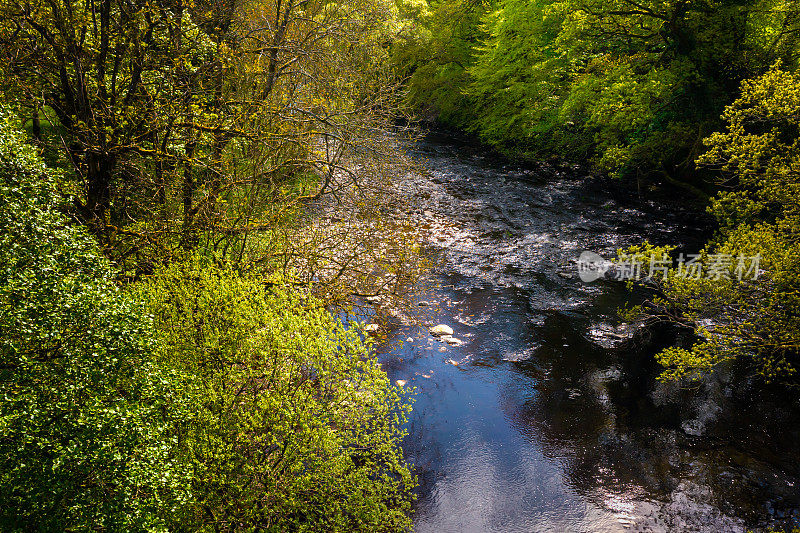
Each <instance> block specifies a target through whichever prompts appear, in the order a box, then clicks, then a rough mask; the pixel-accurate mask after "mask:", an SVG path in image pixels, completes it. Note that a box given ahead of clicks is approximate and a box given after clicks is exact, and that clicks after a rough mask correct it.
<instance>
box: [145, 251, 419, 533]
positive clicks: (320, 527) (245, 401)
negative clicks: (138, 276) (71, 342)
mask: <svg viewBox="0 0 800 533" xmlns="http://www.w3.org/2000/svg"><path fill="white" fill-rule="evenodd" d="M137 292H138V294H139V296H140V297H141V298H142V299H143V300H144V301H146V302H147V305H148V308H149V310H150V311H149V312H150V313H152V314H153V315H154V317H155V321H156V327H157V331H158V332H159V341H160V342H159V351H158V354H159V358H160V360H161V361H162V362H163V363H164V364H168V365H170V366H172V367H174V368H175V369H176V370H178V371H180V372H182V373H191V374H193V375H194V376H195V377H196V379H197V382H198V390H197V398H196V402H195V417H194V419H193V422H192V424H191V425H190V426H188V427H187V429H186V433H185V435H184V437H183V441H182V442H183V444H182V445H183V447H184V449H185V453H186V457H187V460H188V461H189V462H190V464H191V465H192V469H193V471H194V479H193V482H192V492H193V493H194V494H195V495H197V498H198V499H197V502H196V505H195V506H194V507H193V508H192V509H191V511H190V512H188V513H187V514H185V515H184V516H181V517H180V519H179V520H180V522H181V523H182V525H183V526H184V527H188V528H189V529H192V530H195V529H205V528H207V529H209V530H217V531H219V530H222V531H229V530H235V529H240V528H241V527H242V526H241V525H242V524H246V525H247V528H246V529H250V528H253V529H259V530H266V531H348V532H349V531H370V532H373V531H402V530H406V529H407V527H408V526H409V520H408V517H407V516H408V513H407V512H408V509H409V505H410V500H409V494H408V490H409V489H410V488H411V486H412V484H413V483H414V479H413V478H412V476H411V474H410V473H409V470H408V467H407V465H406V464H405V463H404V461H403V458H402V453H401V449H400V442H401V439H402V437H403V435H404V433H403V431H402V430H401V425H402V423H403V421H404V420H405V414H406V411H405V410H406V408H405V407H404V404H403V403H402V401H401V398H400V397H399V396H398V390H397V389H396V388H394V387H393V386H391V384H390V382H389V380H388V378H387V376H386V374H385V373H384V372H383V371H382V370H381V368H380V367H379V365H378V364H377V362H376V361H375V359H374V358H373V357H372V356H371V355H370V352H369V347H368V345H367V344H366V343H365V342H364V341H363V340H362V339H363V337H362V335H361V334H360V332H359V331H358V330H357V329H352V328H351V329H348V328H346V327H345V326H343V325H342V323H341V322H339V321H338V320H336V319H334V318H333V317H332V316H331V315H330V313H329V312H328V311H327V310H325V309H324V308H322V307H320V306H319V302H315V301H314V300H313V299H311V298H308V297H305V296H303V294H302V293H300V292H298V291H296V290H292V289H289V288H286V287H284V286H283V285H282V284H281V283H280V281H274V280H273V281H266V280H264V279H262V278H259V277H257V276H254V275H241V274H237V273H236V272H234V271H232V270H229V269H225V268H215V267H212V266H208V265H205V264H204V263H203V262H201V261H195V262H193V263H189V264H184V265H175V266H172V267H170V268H168V269H166V270H164V271H162V272H160V273H159V274H157V275H156V276H154V277H153V278H152V279H151V280H149V281H148V282H147V283H145V284H143V285H141V286H140V287H138V288H137Z"/></svg>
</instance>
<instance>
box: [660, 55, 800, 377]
mask: <svg viewBox="0 0 800 533" xmlns="http://www.w3.org/2000/svg"><path fill="white" fill-rule="evenodd" d="M798 110H800V75H798V74H797V73H793V72H788V71H785V70H783V69H781V67H780V66H779V65H776V66H775V67H773V68H772V69H771V70H770V71H769V72H767V73H766V74H765V75H764V76H761V77H759V78H756V79H754V80H751V81H748V82H746V83H744V84H743V86H742V94H741V97H740V98H739V99H737V100H736V101H735V102H734V103H733V104H732V105H730V106H729V107H728V108H727V109H726V111H725V114H724V118H725V120H726V122H727V123H728V127H727V129H726V130H725V131H723V132H719V133H715V134H714V135H712V136H711V137H709V138H708V139H707V141H706V142H707V144H708V146H709V150H708V152H707V153H706V154H704V155H703V156H702V157H701V158H700V162H701V163H703V164H707V165H715V166H717V167H720V168H721V169H722V170H723V172H725V173H726V175H727V178H728V180H729V182H731V181H732V182H734V183H735V184H736V187H735V189H734V190H732V191H728V192H722V193H720V194H718V195H717V196H716V198H715V199H714V200H713V202H712V205H711V207H710V211H711V212H713V213H714V214H715V215H716V217H717V218H718V219H719V221H720V223H721V226H722V229H721V232H720V235H719V237H718V238H717V239H716V240H715V241H713V242H711V243H709V245H708V247H707V248H706V250H705V251H704V252H703V260H702V261H703V263H704V264H705V267H704V270H703V275H701V276H700V277H699V279H695V278H693V277H687V276H681V275H679V274H680V273H679V272H678V271H677V270H673V271H672V272H671V273H670V276H669V278H668V280H667V281H666V283H665V284H664V287H663V288H664V292H665V299H664V300H662V302H661V303H662V304H664V306H665V307H673V308H676V309H679V310H680V312H681V314H682V320H686V321H687V322H688V323H691V324H694V327H695V329H696V332H697V333H698V334H699V335H700V336H701V337H703V338H704V341H703V342H699V343H698V344H696V345H695V346H693V347H692V349H691V350H684V349H678V348H672V349H669V350H666V351H665V352H663V353H662V354H661V355H660V356H659V360H660V361H661V363H662V364H664V365H665V366H666V367H667V371H666V372H665V374H664V377H665V378H677V377H681V376H687V375H692V374H694V373H696V372H704V371H709V370H711V369H713V368H714V367H715V366H716V365H717V364H719V363H720V362H722V361H725V360H730V359H739V360H740V361H749V362H750V364H751V365H752V367H753V369H754V371H756V372H757V373H759V374H760V375H762V376H763V377H764V378H765V379H766V380H767V381H771V380H780V381H783V382H788V383H796V380H797V374H796V372H797V366H798V363H800V361H799V360H798V354H799V353H800V311H799V310H800V218H799V217H800V196H798V192H800V189H799V188H800V139H799V138H798V131H799V130H798V129H799V128H800V111H798ZM713 254H724V255H726V256H730V257H731V258H732V259H733V260H732V261H731V263H730V265H729V268H728V276H727V277H726V276H722V277H721V279H709V277H708V276H707V274H708V267H709V264H710V263H712V262H713ZM756 255H758V256H759V267H760V269H761V270H762V271H761V272H760V275H759V276H758V277H757V279H753V277H754V274H755V273H754V272H749V273H748V272H746V271H745V272H741V273H742V274H743V275H742V279H741V280H739V279H738V278H739V274H740V272H739V271H737V269H740V270H742V269H743V266H742V265H740V264H739V261H738V258H739V257H740V256H744V257H753V256H756ZM750 266H751V265H749V264H748V265H746V266H745V268H749V267H750Z"/></svg>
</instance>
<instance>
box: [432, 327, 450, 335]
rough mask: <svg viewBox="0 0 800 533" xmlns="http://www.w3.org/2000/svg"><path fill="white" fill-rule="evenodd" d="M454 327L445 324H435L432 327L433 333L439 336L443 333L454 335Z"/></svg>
mask: <svg viewBox="0 0 800 533" xmlns="http://www.w3.org/2000/svg"><path fill="white" fill-rule="evenodd" d="M452 334H453V328H451V327H450V326H445V325H444V324H439V325H438V326H433V327H432V328H431V335H436V336H437V337H439V336H442V335H452Z"/></svg>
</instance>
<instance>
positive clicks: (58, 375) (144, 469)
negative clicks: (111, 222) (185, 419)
mask: <svg viewBox="0 0 800 533" xmlns="http://www.w3.org/2000/svg"><path fill="white" fill-rule="evenodd" d="M0 265H2V266H1V267H0V529H2V530H4V531H13V530H23V529H24V530H26V531H29V530H46V531H59V530H61V531H63V530H141V529H150V530H154V529H160V528H163V527H164V526H165V522H164V521H163V520H161V519H160V518H159V516H161V515H165V514H166V515H169V514H170V513H172V512H174V511H175V510H176V509H178V508H179V507H180V506H181V505H183V504H184V503H185V502H186V501H188V500H189V498H190V494H189V493H188V491H187V490H186V489H185V488H184V487H186V486H188V485H187V483H186V480H187V479H188V471H187V470H182V469H181V468H180V467H179V464H180V463H179V461H178V460H177V458H176V457H174V456H173V455H172V454H171V450H172V448H173V445H174V443H175V441H174V434H173V433H172V432H171V428H172V427H173V425H174V422H175V420H174V417H178V416H180V413H181V412H182V411H181V409H180V403H179V402H176V401H175V400H176V398H174V397H173V395H172V394H171V393H169V392H168V391H169V390H170V389H169V388H168V387H167V386H166V385H167V383H169V381H170V379H172V378H173V376H171V375H170V374H167V373H164V372H161V371H160V370H158V369H157V368H155V367H154V365H153V364H152V363H151V362H150V361H149V352H150V350H151V347H152V346H151V343H150V341H149V337H148V330H149V328H150V324H149V323H148V321H147V320H145V319H143V318H142V317H143V314H142V313H141V309H140V308H139V307H138V306H137V305H135V303H134V302H132V301H131V300H130V299H128V298H126V297H124V295H123V294H122V293H121V292H120V291H119V290H118V288H117V287H116V285H115V283H114V279H113V278H114V271H113V270H112V268H111V267H110V265H109V263H108V262H107V261H106V260H105V259H104V258H103V256H102V254H101V253H100V252H99V251H98V249H97V246H96V244H95V243H94V242H93V241H92V239H91V238H90V237H89V236H88V235H87V234H86V233H85V232H84V231H83V230H81V229H79V228H77V227H73V226H70V225H69V224H68V221H67V220H66V217H64V216H63V215H62V214H61V213H60V212H59V210H58V205H57V203H56V195H55V194H54V186H53V175H52V174H51V172H50V171H48V170H47V169H46V168H45V166H44V164H43V163H42V162H41V161H40V160H39V158H38V157H37V156H36V154H35V153H34V152H33V150H32V149H31V148H30V147H29V146H27V145H26V144H25V143H24V142H23V139H22V138H21V137H20V135H19V134H17V133H16V132H15V131H14V129H13V128H12V126H11V125H10V123H9V120H8V119H3V120H2V121H0Z"/></svg>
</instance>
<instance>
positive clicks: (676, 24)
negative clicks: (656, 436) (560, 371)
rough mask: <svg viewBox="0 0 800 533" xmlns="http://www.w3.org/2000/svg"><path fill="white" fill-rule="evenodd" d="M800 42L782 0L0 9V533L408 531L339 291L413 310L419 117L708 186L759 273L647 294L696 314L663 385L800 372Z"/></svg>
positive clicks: (630, 171)
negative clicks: (406, 184) (402, 180)
mask: <svg viewBox="0 0 800 533" xmlns="http://www.w3.org/2000/svg"><path fill="white" fill-rule="evenodd" d="M798 37H800V5H798V4H797V2H794V1H783V0H736V1H706V0H702V1H700V0H698V1H694V0H663V1H661V0H652V1H650V0H647V1H638V0H605V1H599V0H564V1H558V0H546V1H539V0H535V1H531V2H522V1H519V0H486V1H483V2H477V1H475V0H431V2H430V3H426V2H425V0H409V1H404V0H342V1H338V0H334V1H326V0H220V1H214V0H208V1H206V0H196V1H188V2H184V1H183V0H174V1H172V0H170V1H164V2H149V1H144V0H80V1H72V0H66V1H64V0H47V1H44V0H41V1H40V0H33V1H21V0H19V1H18V0H1V1H0V77H1V78H2V84H0V91H2V102H1V103H2V110H1V112H2V117H0V118H1V121H0V122H1V123H0V258H1V259H0V264H1V265H2V268H1V269H0V357H1V358H2V360H0V529H2V530H3V531H28V530H43V531H65V530H70V531H72V530H80V531H85V530H97V531H133V530H137V531H138V530H148V531H156V530H158V531H163V530H179V531H184V530H185V531H206V530H207V531H233V530H248V531H251V530H263V531H370V532H374V531H404V530H407V529H408V528H409V527H410V524H411V522H410V518H409V516H410V515H409V513H410V509H411V503H412V496H411V489H412V488H413V487H414V485H415V483H416V480H415V478H414V476H413V473H412V467H411V465H409V464H408V463H407V462H406V460H405V459H404V457H403V452H402V449H401V443H402V439H403V436H404V428H403V424H404V422H405V420H406V418H407V413H408V410H409V409H410V407H409V403H408V399H407V398H406V397H405V395H404V394H403V393H402V391H401V389H400V388H398V387H395V386H394V385H392V384H391V383H390V382H389V379H388V378H387V376H386V374H385V373H384V372H383V370H382V369H381V368H380V365H379V364H378V363H377V362H376V360H375V357H374V354H373V352H372V349H371V344H372V342H373V341H372V338H371V337H370V336H369V335H365V334H364V332H363V331H362V328H361V327H360V326H359V325H358V324H357V323H354V322H350V323H349V324H343V323H342V322H341V321H340V320H339V318H337V316H340V315H337V312H339V311H342V310H346V309H348V308H349V307H350V306H351V305H353V304H354V302H355V299H354V298H376V297H382V298H383V297H385V298H391V299H393V300H395V301H397V302H398V305H402V303H403V302H409V301H413V291H414V290H415V287H416V285H417V282H418V280H419V278H420V275H421V274H422V273H423V272H424V271H425V268H426V266H427V265H426V261H425V257H424V255H425V254H424V253H423V252H422V251H421V250H420V248H419V245H418V243H417V242H416V240H415V238H414V234H413V231H411V228H409V227H407V226H405V225H404V223H403V222H398V221H397V219H392V225H391V227H390V230H387V227H388V226H387V224H388V223H387V222H386V220H384V218H383V217H384V216H385V214H386V213H387V212H390V211H392V210H397V209H400V210H401V209H402V202H403V198H402V197H401V196H400V195H399V194H397V193H396V192H395V191H394V189H393V187H392V182H393V177H394V176H397V175H400V174H401V173H402V172H406V171H408V170H409V169H410V168H411V167H412V165H413V162H411V161H409V159H408V158H407V156H406V155H405V154H404V153H403V151H402V142H398V139H399V138H401V137H404V136H406V135H409V134H411V133H413V132H412V131H411V130H412V128H411V126H408V125H409V124H415V123H419V122H420V121H421V122H422V123H430V122H431V121H437V122H438V123H439V124H442V125H447V126H451V127H456V128H459V129H462V130H466V131H468V132H472V133H474V134H476V135H477V136H479V137H480V139H482V140H483V141H484V142H486V143H488V144H490V145H492V146H494V147H496V148H498V149H500V150H502V151H503V152H505V153H506V154H507V155H509V156H512V157H520V158H528V159H536V158H550V157H557V158H560V159H565V160H570V161H579V162H583V163H587V164H590V165H592V166H593V167H594V168H595V169H596V170H597V172H601V173H604V174H605V175H606V176H607V179H609V180H614V179H617V180H621V182H622V183H624V184H626V186H630V187H637V189H639V190H640V192H641V194H644V195H646V194H647V193H648V190H649V188H651V187H655V186H669V187H674V188H675V190H677V191H680V192H679V193H677V194H678V195H679V196H680V197H681V198H683V200H682V201H685V202H701V203H702V204H703V205H707V206H708V210H709V212H710V213H712V214H713V215H714V217H716V220H717V221H718V230H717V232H716V233H715V236H714V238H713V239H712V240H711V241H710V242H709V243H708V245H707V247H706V249H705V251H704V252H703V253H704V257H706V256H710V255H713V254H722V253H724V254H730V255H731V256H738V255H740V254H745V255H748V256H754V255H756V254H758V255H759V256H760V257H761V263H760V268H761V269H762V272H761V275H760V276H759V277H758V278H757V279H745V280H738V279H736V278H735V277H734V276H723V277H722V279H716V280H710V279H705V278H702V279H687V278H685V277H682V276H680V275H679V272H676V271H674V270H673V271H670V272H669V273H668V275H666V276H665V277H664V279H663V280H660V281H658V282H657V283H654V284H653V287H652V289H653V290H654V294H655V296H654V297H653V299H652V301H649V302H648V303H647V304H646V305H644V306H642V307H640V308H638V309H636V310H634V312H635V313H636V314H637V315H638V317H639V319H643V320H646V321H669V322H673V323H678V324H681V325H683V326H685V327H687V328H693V329H694V330H695V331H696V332H697V334H698V335H697V342H696V343H695V344H694V346H690V347H681V348H678V347H675V348H671V349H667V350H666V351H664V352H662V353H660V354H658V355H657V357H658V359H659V361H660V362H661V363H662V364H663V365H664V369H665V370H664V374H663V375H662V379H664V380H692V379H698V378H701V377H702V376H703V375H704V374H705V373H708V372H713V371H714V369H715V368H716V367H717V366H718V365H721V364H728V363H730V362H735V363H736V364H739V365H743V366H744V367H746V368H747V369H748V371H749V372H750V373H751V374H752V375H754V376H758V378H759V379H761V380H763V381H764V382H765V383H773V384H777V385H778V386H780V387H785V389H786V390H787V391H788V393H789V394H797V385H798V376H797V374H796V369H797V366H798V363H799V362H800V361H798V357H799V355H798V354H799V353H800V233H798V232H800V203H798V202H799V201H800V200H799V199H800V73H798V72H797V67H798V60H800V39H799V38H798ZM417 119H419V120H417ZM653 252H655V253H659V254H669V253H671V250H669V249H663V248H653V247H652V246H650V245H649V244H647V243H643V244H642V246H640V247H637V248H635V249H633V250H627V251H623V252H621V253H623V254H644V253H648V254H649V253H653ZM734 267H735V265H730V269H731V271H733V269H734Z"/></svg>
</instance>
